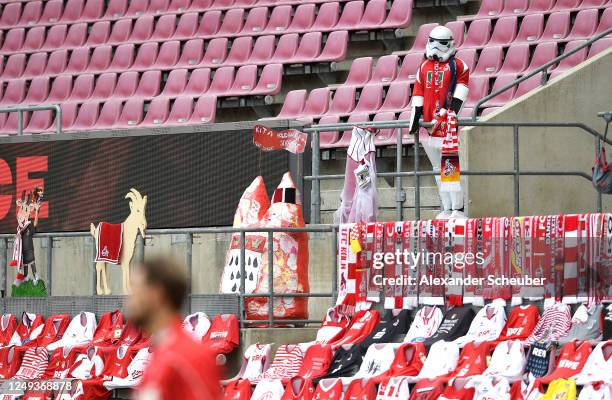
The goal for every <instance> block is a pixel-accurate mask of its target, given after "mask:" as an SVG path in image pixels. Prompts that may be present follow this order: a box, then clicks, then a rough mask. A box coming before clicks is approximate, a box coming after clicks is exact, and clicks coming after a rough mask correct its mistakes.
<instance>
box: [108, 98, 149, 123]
mask: <svg viewBox="0 0 612 400" xmlns="http://www.w3.org/2000/svg"><path fill="white" fill-rule="evenodd" d="M143 114H144V100H143V99H140V98H132V99H128V101H126V102H125V104H124V105H123V108H122V110H121V114H120V115H119V118H118V119H117V122H116V123H115V125H114V126H115V127H117V128H131V127H134V126H137V125H139V124H140V123H141V122H142V118H143Z"/></svg>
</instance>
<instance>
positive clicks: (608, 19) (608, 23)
mask: <svg viewBox="0 0 612 400" xmlns="http://www.w3.org/2000/svg"><path fill="white" fill-rule="evenodd" d="M610 28H612V7H608V8H606V9H605V10H604V11H603V14H601V19H600V20H599V25H598V26H597V30H596V31H595V34H598V33H602V32H604V31H606V30H607V29H610Z"/></svg>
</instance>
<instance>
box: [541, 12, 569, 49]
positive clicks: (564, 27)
mask: <svg viewBox="0 0 612 400" xmlns="http://www.w3.org/2000/svg"><path fill="white" fill-rule="evenodd" d="M569 31H570V13H569V11H557V12H554V13H552V14H550V15H549V16H548V21H547V22H546V27H545V28H544V32H543V33H542V36H541V37H540V41H541V42H543V41H551V40H561V39H563V38H564V37H566V36H567V34H568V33H569Z"/></svg>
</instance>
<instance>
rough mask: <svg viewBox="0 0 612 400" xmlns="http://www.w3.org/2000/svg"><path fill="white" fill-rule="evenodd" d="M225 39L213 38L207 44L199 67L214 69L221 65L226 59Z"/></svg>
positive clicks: (226, 41)
mask: <svg viewBox="0 0 612 400" xmlns="http://www.w3.org/2000/svg"><path fill="white" fill-rule="evenodd" d="M227 45H228V40H227V38H214V39H212V40H211V41H210V42H209V43H208V47H207V48H206V52H205V53H204V57H202V60H201V61H200V65H203V66H208V67H216V66H218V65H219V64H221V63H222V62H223V61H224V60H225V58H226V57H227Z"/></svg>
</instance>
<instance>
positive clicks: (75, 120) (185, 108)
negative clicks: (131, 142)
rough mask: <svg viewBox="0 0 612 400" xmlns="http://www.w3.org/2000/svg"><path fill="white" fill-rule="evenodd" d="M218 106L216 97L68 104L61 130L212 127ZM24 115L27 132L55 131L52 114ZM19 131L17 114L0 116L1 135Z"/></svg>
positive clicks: (63, 106) (45, 112)
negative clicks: (183, 126) (170, 126)
mask: <svg viewBox="0 0 612 400" xmlns="http://www.w3.org/2000/svg"><path fill="white" fill-rule="evenodd" d="M216 103H217V99H216V98H215V97H214V96H202V97H199V98H195V99H194V98H193V97H179V98H176V99H174V100H172V99H169V98H167V97H156V98H154V99H152V100H151V101H150V102H149V101H145V99H142V98H132V99H129V100H127V101H125V100H120V99H110V100H108V101H106V102H99V101H89V102H87V103H83V104H81V105H78V104H76V103H66V104H63V105H62V106H61V109H62V129H63V130H65V131H84V130H100V129H105V130H106V129H128V128H135V127H157V126H162V125H163V126H169V125H188V124H191V125H193V124H203V123H211V122H214V120H215V114H216V106H217V104H216ZM23 115H24V119H23V121H24V122H23V126H24V131H25V132H29V133H39V132H46V131H54V129H55V124H56V122H55V116H54V112H53V111H47V110H44V111H34V112H32V113H24V114H23ZM17 129H18V128H17V113H8V114H7V113H3V114H0V133H3V134H15V133H17Z"/></svg>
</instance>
